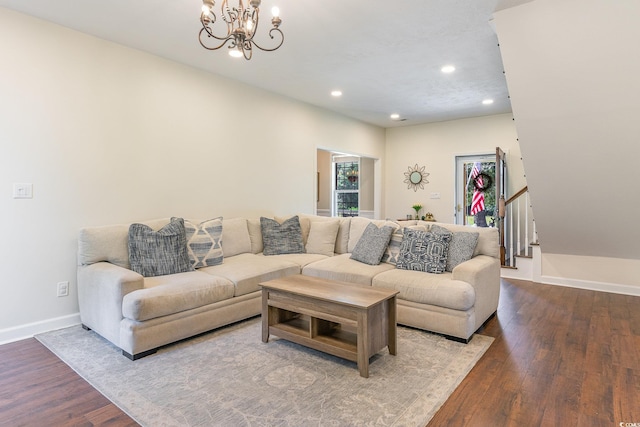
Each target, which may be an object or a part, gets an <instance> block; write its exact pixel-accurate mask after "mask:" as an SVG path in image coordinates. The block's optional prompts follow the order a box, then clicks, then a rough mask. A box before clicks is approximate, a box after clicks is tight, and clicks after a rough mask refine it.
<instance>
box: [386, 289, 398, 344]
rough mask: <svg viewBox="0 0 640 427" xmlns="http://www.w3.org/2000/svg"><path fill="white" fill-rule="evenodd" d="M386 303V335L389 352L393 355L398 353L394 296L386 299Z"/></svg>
mask: <svg viewBox="0 0 640 427" xmlns="http://www.w3.org/2000/svg"><path fill="white" fill-rule="evenodd" d="M387 304H388V313H389V318H388V322H389V323H388V325H389V326H388V327H389V329H388V330H387V336H388V340H389V354H393V355H394V356H395V355H396V354H397V353H398V347H397V346H398V327H397V325H398V323H397V312H396V297H395V296H394V297H393V298H390V299H388V300H387Z"/></svg>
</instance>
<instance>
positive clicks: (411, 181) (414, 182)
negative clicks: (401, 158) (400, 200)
mask: <svg viewBox="0 0 640 427" xmlns="http://www.w3.org/2000/svg"><path fill="white" fill-rule="evenodd" d="M425 167H426V166H422V167H419V166H418V164H417V163H416V165H415V166H414V167H411V166H409V167H408V168H407V171H406V172H405V173H404V176H405V179H404V183H405V184H407V188H411V187H413V191H418V188H421V189H423V190H424V185H425V184H428V183H429V181H427V177H428V176H429V174H428V173H427V172H425V171H424V169H425Z"/></svg>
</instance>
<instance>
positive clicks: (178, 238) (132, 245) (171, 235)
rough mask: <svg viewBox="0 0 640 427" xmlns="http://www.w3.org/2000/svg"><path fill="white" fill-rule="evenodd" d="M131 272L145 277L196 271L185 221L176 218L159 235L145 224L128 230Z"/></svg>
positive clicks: (131, 226) (132, 226)
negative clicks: (188, 250)
mask: <svg viewBox="0 0 640 427" xmlns="http://www.w3.org/2000/svg"><path fill="white" fill-rule="evenodd" d="M129 262H130V264H131V269H132V270H133V271H135V272H136V273H139V274H142V275H143V276H144V277H152V276H164V275H165V274H174V273H183V272H185V271H193V267H192V265H191V262H190V261H189V254H188V253H187V239H186V235H185V230H184V220H183V219H182V218H177V219H176V220H175V221H171V222H170V223H169V224H167V225H165V226H164V227H162V228H161V229H160V230H158V231H154V230H153V229H152V228H151V227H149V226H148V225H144V224H131V225H130V226H129Z"/></svg>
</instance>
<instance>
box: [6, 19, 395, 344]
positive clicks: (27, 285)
mask: <svg viewBox="0 0 640 427" xmlns="http://www.w3.org/2000/svg"><path fill="white" fill-rule="evenodd" d="M0 52H2V60H1V61H2V67H1V69H0V94H1V96H0V144H1V147H2V155H1V156H0V220H1V222H2V224H4V231H3V233H2V244H1V246H0V260H2V261H1V263H0V277H2V289H3V294H2V298H0V342H2V341H3V339H6V337H7V336H10V335H11V334H19V333H20V328H22V327H23V326H24V325H28V324H32V323H36V328H37V322H48V321H50V319H58V318H64V317H65V316H74V315H75V314H76V313H77V311H78V307H77V295H76V290H75V266H76V236H77V233H78V229H79V228H81V227H83V226H89V225H101V224H112V223H118V222H129V221H136V220H144V219H150V218H157V217H167V216H171V215H176V216H184V217H187V218H200V219H206V218H211V217H214V216H219V215H222V216H225V217H233V216H237V215H243V216H250V215H253V216H258V215H261V214H264V215H272V214H290V213H297V212H306V213H312V212H314V209H315V205H316V194H315V170H316V164H315V162H316V150H317V148H318V147H320V146H322V145H323V144H324V143H325V142H326V141H332V145H333V147H334V148H336V149H340V150H343V151H346V152H356V153H360V154H363V155H368V156H370V157H377V158H381V157H382V156H383V155H384V137H385V135H384V130H383V129H381V128H377V127H374V126H370V125H366V124H363V123H361V122H357V121H354V120H350V119H347V118H344V117H341V116H339V115H336V114H333V113H330V112H327V111H325V110H321V109H318V108H314V107H310V106H308V105H307V104H303V103H299V102H295V101H292V100H289V99H286V98H283V97H279V96H275V95H273V94H270V93H267V92H264V91H260V90H257V89H254V88H251V87H248V86H245V85H242V84H238V83H235V82H233V81H229V80H226V79H223V78H219V77H216V76H214V75H211V74H207V73H205V72H202V71H199V70H196V69H193V68H189V67H185V66H183V65H180V64H177V63H175V62H171V61H167V60H164V59H161V58H158V57H155V56H152V55H148V54H145V53H142V52H139V51H136V50H132V49H128V48H125V47H122V46H120V45H116V44H113V43H109V42H106V41H104V40H101V39H97V38H94V37H90V36H86V35H83V34H81V33H78V32H74V31H71V30H69V29H65V28H63V27H59V26H56V25H53V24H49V23H46V22H43V21H39V20H36V19H33V18H30V17H27V16H24V15H21V14H17V13H14V12H11V11H8V10H6V9H1V8H0ZM238 111H245V112H246V113H247V114H246V115H245V116H239V115H238V113H237V112H238ZM16 182H17V183H21V182H28V183H33V191H34V197H33V199H30V200H18V199H13V198H12V196H11V191H12V183H16ZM60 281H69V282H71V295H70V296H69V297H65V298H57V297H56V283H57V282H60ZM13 328H18V330H14V329H13Z"/></svg>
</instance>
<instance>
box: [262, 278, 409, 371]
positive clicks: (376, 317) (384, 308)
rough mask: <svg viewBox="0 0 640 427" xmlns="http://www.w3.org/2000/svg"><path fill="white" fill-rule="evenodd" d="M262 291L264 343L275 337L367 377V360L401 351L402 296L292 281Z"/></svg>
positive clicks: (325, 281)
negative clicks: (339, 360)
mask: <svg viewBox="0 0 640 427" xmlns="http://www.w3.org/2000/svg"><path fill="white" fill-rule="evenodd" d="M260 285H261V286H262V341H263V342H265V343H266V342H269V334H273V335H276V336H278V337H280V338H284V339H286V340H288V341H292V342H295V343H298V344H301V345H304V346H307V347H310V348H313V349H315V350H319V351H323V352H325V353H328V354H332V355H334V356H338V357H342V358H344V359H347V360H351V361H353V362H357V363H358V370H359V371H360V375H361V376H363V377H365V378H368V377H369V358H370V357H371V356H373V355H374V354H376V353H378V352H379V351H381V350H382V349H384V348H385V347H388V348H389V353H390V354H393V355H395V354H396V351H397V348H396V346H397V330H396V295H397V294H398V291H391V290H387V289H379V288H372V287H360V286H357V285H353V284H349V283H345V282H337V281H333V280H328V279H320V278H317V277H309V276H302V275H296V276H288V277H283V278H281V279H275V280H270V281H268V282H264V283H261V284H260Z"/></svg>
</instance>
